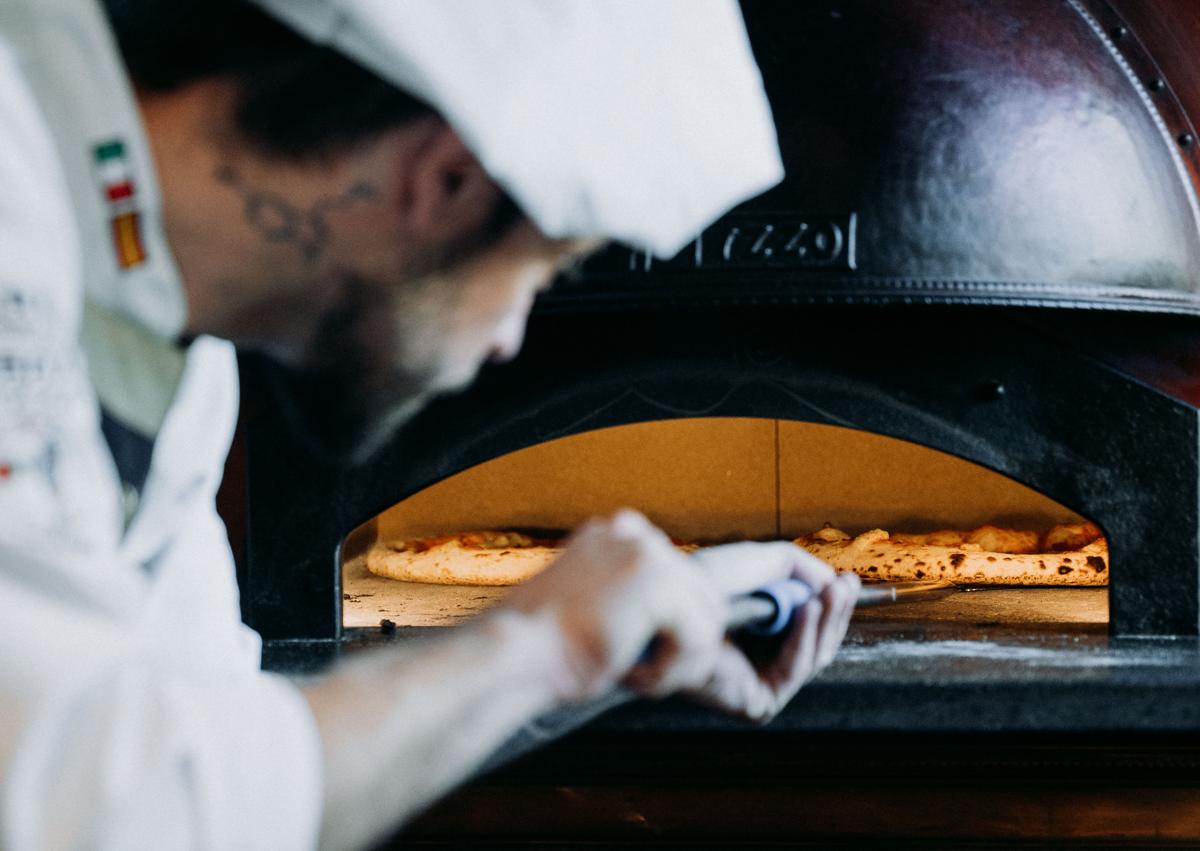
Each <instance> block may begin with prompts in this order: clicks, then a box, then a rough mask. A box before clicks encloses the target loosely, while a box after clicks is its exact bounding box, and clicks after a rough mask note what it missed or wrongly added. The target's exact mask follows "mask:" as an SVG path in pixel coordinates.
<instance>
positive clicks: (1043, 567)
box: [1038, 559, 1046, 570]
mask: <svg viewBox="0 0 1200 851" xmlns="http://www.w3.org/2000/svg"><path fill="white" fill-rule="evenodd" d="M1038 567H1040V568H1041V569H1042V570H1045V569H1046V562H1044V561H1042V560H1041V559H1038Z"/></svg>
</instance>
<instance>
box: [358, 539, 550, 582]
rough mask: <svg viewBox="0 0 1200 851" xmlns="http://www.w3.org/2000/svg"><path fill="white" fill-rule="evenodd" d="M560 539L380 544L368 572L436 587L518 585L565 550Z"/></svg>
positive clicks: (374, 549)
mask: <svg viewBox="0 0 1200 851" xmlns="http://www.w3.org/2000/svg"><path fill="white" fill-rule="evenodd" d="M563 543H564V542H563V539H562V538H543V537H535V536H533V535H526V534H523V533H521V532H496V531H492V532H462V533H459V534H457V535H442V536H439V537H434V538H412V539H410V540H406V541H398V542H394V543H386V544H376V545H375V546H374V547H372V548H371V550H370V552H368V553H367V570H369V571H371V572H372V573H374V574H375V575H376V576H386V577H387V578H389V579H401V580H404V581H407V582H432V583H435V584H438V585H517V584H520V583H521V582H524V581H525V580H526V579H529V578H530V577H533V576H536V575H537V574H539V573H541V572H542V571H543V570H545V569H546V567H548V566H549V565H550V562H552V561H554V559H556V558H558V555H559V553H561V552H562V550H563Z"/></svg>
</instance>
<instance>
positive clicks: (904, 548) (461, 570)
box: [367, 523, 1108, 585]
mask: <svg viewBox="0 0 1200 851" xmlns="http://www.w3.org/2000/svg"><path fill="white" fill-rule="evenodd" d="M672 543H674V544H675V546H676V547H678V548H679V549H680V550H681V551H683V552H693V551H695V550H696V549H698V548H699V545H697V544H694V543H688V542H685V541H679V540H673V541H672ZM795 543H796V544H798V545H799V546H801V547H803V548H804V549H806V550H808V551H809V552H810V553H812V554H813V555H815V556H817V557H818V558H820V559H822V560H823V561H825V562H827V563H829V564H830V565H832V566H833V567H834V568H835V569H836V570H839V571H843V572H845V571H849V572H853V573H857V574H858V575H859V576H861V577H862V578H863V579H866V580H868V581H870V580H876V581H881V582H911V581H919V580H922V579H944V580H948V581H950V582H955V583H958V584H964V585H1106V584H1108V544H1107V542H1106V541H1105V540H1104V536H1103V534H1102V533H1101V532H1100V529H1099V528H1097V527H1096V526H1094V525H1092V524H1090V523H1078V524H1065V525H1060V526H1055V527H1053V528H1052V529H1050V530H1049V531H1047V532H1044V533H1038V532H1029V531H1021V530H1016V529H1004V528H1000V527H998V526H980V527H979V528H978V529H973V530H970V531H940V532H929V533H926V534H919V535H914V534H906V533H901V532H897V533H894V534H891V533H888V532H885V531H883V530H882V529H872V530H871V531H869V532H864V533H862V534H861V535H849V534H847V533H846V532H843V531H842V530H840V529H836V528H834V527H833V526H829V525H826V526H825V527H824V528H822V529H819V530H818V531H816V532H813V533H812V534H811V535H804V536H801V537H799V538H797V539H796V540H795ZM564 546H565V539H564V538H563V537H561V536H552V537H551V536H538V535H531V534H527V533H523V532H515V531H484V532H461V533H459V534H456V535H441V536H437V537H428V538H411V539H408V540H404V541H396V542H390V543H378V544H376V545H375V546H374V547H372V548H371V550H370V552H369V553H368V554H367V569H368V570H370V571H371V572H372V573H374V574H375V575H377V576H383V577H387V578H389V579H399V580H403V581H407V582H430V583H435V584H439V585H517V584H519V583H521V582H524V581H525V580H527V579H529V578H531V577H533V576H536V575H537V574H538V573H541V572H542V571H543V570H545V569H546V567H548V566H549V565H550V563H551V562H553V561H554V560H555V559H556V558H558V556H559V554H560V553H562V551H563V547H564Z"/></svg>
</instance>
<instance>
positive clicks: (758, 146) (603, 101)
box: [254, 0, 783, 256]
mask: <svg viewBox="0 0 1200 851" xmlns="http://www.w3.org/2000/svg"><path fill="white" fill-rule="evenodd" d="M254 2H256V3H258V4H259V5H260V6H262V7H264V8H265V9H267V10H268V11H269V12H270V13H272V14H273V15H275V16H276V17H278V18H279V19H281V20H282V21H284V22H285V23H287V24H289V25H290V26H292V27H293V28H294V29H296V30H297V31H299V32H301V33H302V34H304V35H306V36H307V37H308V38H310V39H312V40H313V41H316V42H318V43H320V44H328V45H330V46H332V47H335V48H336V49H338V50H340V51H341V52H343V53H345V54H346V55H348V56H350V57H351V58H353V59H355V60H356V61H358V62H359V63H361V64H362V65H364V66H365V67H367V68H370V69H371V70H372V71H374V72H375V73H377V74H379V75H380V76H381V77H383V78H384V79H387V80H390V81H392V82H394V83H395V84H396V85H398V86H400V87H401V88H403V89H405V90H406V91H408V92H410V93H411V94H413V95H416V96H417V97H419V98H421V99H423V100H425V101H427V102H428V103H429V104H430V105H431V106H433V107H434V108H435V109H436V110H437V111H438V112H439V113H441V114H442V115H443V116H444V117H445V118H446V120H447V121H448V122H449V123H450V125H451V126H453V127H454V128H455V130H456V131H457V132H458V134H459V135H460V136H461V137H462V139H463V141H464V142H465V143H466V144H467V145H468V147H470V149H471V150H472V152H473V153H474V154H475V155H476V157H478V159H479V161H480V162H481V163H482V164H483V166H484V168H486V169H487V170H488V172H489V173H490V174H491V175H492V177H493V178H494V179H495V180H496V181H497V182H498V183H499V184H500V185H501V186H503V187H504V188H505V190H507V191H508V193H509V194H510V195H511V196H512V197H513V198H514V199H515V200H516V202H517V203H518V204H519V205H520V207H521V208H522V209H523V210H524V211H525V213H526V214H527V215H528V216H529V217H530V218H531V219H532V220H533V221H534V222H535V223H536V224H537V225H538V226H539V227H540V228H541V230H542V231H543V232H544V233H546V234H547V235H549V236H552V237H568V236H602V237H608V238H613V239H618V240H621V241H624V242H628V243H631V244H633V245H637V246H640V247H642V248H646V249H649V250H652V251H654V252H655V253H656V254H659V255H660V256H670V255H673V254H675V253H676V252H677V251H678V250H679V249H681V248H682V247H683V246H684V245H685V244H686V243H687V241H688V240H689V239H691V238H692V237H694V236H695V235H696V234H697V233H698V232H699V231H700V230H701V229H703V228H704V227H705V226H706V225H708V224H709V223H711V222H712V221H713V220H714V219H716V218H717V217H718V216H720V215H721V214H722V213H724V212H725V211H726V210H728V209H729V208H730V207H732V206H734V205H735V204H737V203H738V202H740V201H743V200H745V199H746V198H749V197H751V196H753V195H756V194H758V193H759V192H762V191H763V190H765V189H767V188H769V187H771V186H773V185H774V184H776V183H778V182H779V180H780V179H781V178H782V177H783V167H782V164H781V163H780V159H779V149H778V145H777V142H776V136H775V126H774V123H773V121H772V119H771V113H770V107H769V105H768V103H767V100H766V96H765V95H764V93H763V89H762V79H761V77H760V75H759V72H758V68H757V66H756V65H755V64H754V59H753V56H752V55H751V52H750V47H749V43H748V41H747V38H746V31H745V27H744V25H743V22H742V19H741V15H740V12H739V11H738V8H737V5H736V3H735V2H734V0H254Z"/></svg>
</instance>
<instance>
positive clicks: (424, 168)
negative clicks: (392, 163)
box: [401, 121, 502, 241]
mask: <svg viewBox="0 0 1200 851" xmlns="http://www.w3.org/2000/svg"><path fill="white" fill-rule="evenodd" d="M406 172H407V174H406V175H405V176H404V178H403V179H404V182H405V184H406V186H405V191H404V194H403V196H402V199H401V204H402V207H403V214H404V216H405V219H406V220H407V223H408V226H409V228H410V229H411V230H412V231H413V232H415V233H417V234H419V235H421V236H422V237H423V238H425V239H428V240H430V241H443V240H452V239H455V238H458V237H461V236H463V235H464V234H468V233H474V232H477V231H478V230H479V229H480V228H482V227H483V226H484V225H485V224H486V223H487V222H488V221H489V219H490V217H491V215H492V211H493V209H494V208H495V206H496V204H497V203H499V201H500V198H501V197H502V194H501V191H500V188H499V187H498V186H497V185H496V183H495V181H493V180H492V178H491V176H490V175H488V173H487V172H486V171H484V168H483V166H482V165H480V164H479V160H477V159H475V155H474V154H472V153H471V152H470V151H469V150H468V149H467V146H466V145H465V144H463V141H462V140H461V139H460V138H459V137H458V134H457V133H455V132H454V130H452V129H451V128H450V126H449V125H447V124H446V123H445V122H442V121H439V122H437V125H436V128H435V129H433V130H432V131H431V132H430V133H429V135H428V136H427V137H426V138H425V140H424V144H421V145H420V146H418V147H417V149H416V151H415V152H414V153H413V154H412V155H411V157H410V158H409V160H408V163H407V168H406Z"/></svg>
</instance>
